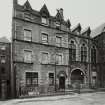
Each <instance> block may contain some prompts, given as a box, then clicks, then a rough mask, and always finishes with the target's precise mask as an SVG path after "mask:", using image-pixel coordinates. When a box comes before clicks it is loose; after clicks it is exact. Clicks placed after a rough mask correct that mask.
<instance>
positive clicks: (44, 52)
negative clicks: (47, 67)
mask: <svg viewBox="0 0 105 105" xmlns="http://www.w3.org/2000/svg"><path fill="white" fill-rule="evenodd" d="M43 54H47V60H43ZM49 61H50V55H49V52H46V51H42V52H41V63H42V64H48V63H49Z"/></svg>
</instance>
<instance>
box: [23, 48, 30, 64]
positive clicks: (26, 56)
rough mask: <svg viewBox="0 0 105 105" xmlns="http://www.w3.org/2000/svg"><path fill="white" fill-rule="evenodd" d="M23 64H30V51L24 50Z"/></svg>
mask: <svg viewBox="0 0 105 105" xmlns="http://www.w3.org/2000/svg"><path fill="white" fill-rule="evenodd" d="M24 62H27V63H32V51H29V50H24Z"/></svg>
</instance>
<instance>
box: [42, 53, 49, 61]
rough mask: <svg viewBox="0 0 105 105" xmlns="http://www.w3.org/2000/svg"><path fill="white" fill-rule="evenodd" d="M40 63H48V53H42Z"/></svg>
mask: <svg viewBox="0 0 105 105" xmlns="http://www.w3.org/2000/svg"><path fill="white" fill-rule="evenodd" d="M42 63H48V53H42Z"/></svg>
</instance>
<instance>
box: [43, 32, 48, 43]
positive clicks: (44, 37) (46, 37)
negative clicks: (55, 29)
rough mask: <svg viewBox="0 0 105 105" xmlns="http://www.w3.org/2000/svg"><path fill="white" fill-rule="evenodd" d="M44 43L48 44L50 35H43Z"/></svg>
mask: <svg viewBox="0 0 105 105" xmlns="http://www.w3.org/2000/svg"><path fill="white" fill-rule="evenodd" d="M42 43H45V44H47V43H48V34H46V33H42Z"/></svg>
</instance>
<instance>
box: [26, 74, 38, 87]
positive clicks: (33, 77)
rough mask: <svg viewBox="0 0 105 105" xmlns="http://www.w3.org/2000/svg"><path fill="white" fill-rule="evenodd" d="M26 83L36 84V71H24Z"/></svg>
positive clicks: (28, 84)
mask: <svg viewBox="0 0 105 105" xmlns="http://www.w3.org/2000/svg"><path fill="white" fill-rule="evenodd" d="M26 85H27V86H38V73H37V72H26Z"/></svg>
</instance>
